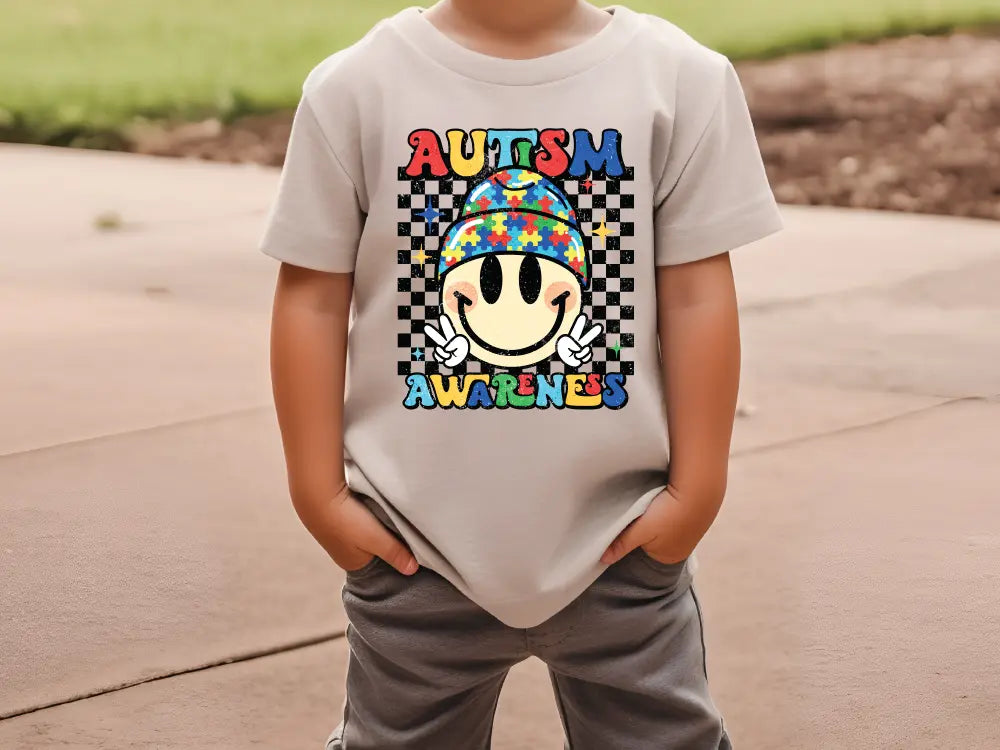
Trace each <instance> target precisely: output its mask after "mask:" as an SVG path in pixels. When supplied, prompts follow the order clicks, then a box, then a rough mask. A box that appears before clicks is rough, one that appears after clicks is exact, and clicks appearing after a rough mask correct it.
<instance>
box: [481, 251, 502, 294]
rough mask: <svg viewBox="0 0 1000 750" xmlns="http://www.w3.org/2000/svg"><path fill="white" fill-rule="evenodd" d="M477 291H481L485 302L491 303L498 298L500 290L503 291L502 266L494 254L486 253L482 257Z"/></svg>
mask: <svg viewBox="0 0 1000 750" xmlns="http://www.w3.org/2000/svg"><path fill="white" fill-rule="evenodd" d="M479 291H481V292H482V293H483V299H484V300H485V301H486V303H487V304H490V305H492V304H493V303H494V302H496V301H497V300H498V299H500V292H502V291H503V268H501V267H500V261H499V260H498V259H497V256H495V255H487V256H486V258H485V259H483V265H481V266H480V267H479Z"/></svg>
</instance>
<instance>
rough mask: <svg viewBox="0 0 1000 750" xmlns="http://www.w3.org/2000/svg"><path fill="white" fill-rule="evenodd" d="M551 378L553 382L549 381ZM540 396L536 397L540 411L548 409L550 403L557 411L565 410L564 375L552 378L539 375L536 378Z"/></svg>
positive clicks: (536, 403) (556, 375) (559, 374)
mask: <svg viewBox="0 0 1000 750" xmlns="http://www.w3.org/2000/svg"><path fill="white" fill-rule="evenodd" d="M549 377H551V378H552V380H551V381H550V380H549ZM535 382H536V383H537V388H538V395H537V396H535V405H536V406H537V407H538V408H540V409H547V408H548V406H549V403H551V404H552V405H553V406H555V407H556V408H557V409H561V408H563V375H562V373H557V374H555V375H551V376H545V375H539V376H538V377H537V378H536V381H535Z"/></svg>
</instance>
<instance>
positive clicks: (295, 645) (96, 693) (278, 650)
mask: <svg viewBox="0 0 1000 750" xmlns="http://www.w3.org/2000/svg"><path fill="white" fill-rule="evenodd" d="M343 637H344V631H342V630H338V631H336V632H333V633H325V634H323V635H318V636H314V637H312V638H303V639H301V640H298V641H292V642H290V643H285V644H282V645H280V646H273V647H271V648H262V649H258V650H256V651H248V652H246V653H243V654H237V655H235V656H227V657H225V658H223V659H217V660H215V661H210V662H206V663H205V664H200V665H198V666H195V667H185V668H184V669H178V670H174V671H172V672H164V673H163V674H158V675H153V676H152V677H146V678H144V679H141V680H131V681H129V682H123V683H121V684H119V685H112V686H111V687H106V688H98V689H96V690H92V691H91V692H89V693H81V694H79V695H73V696H70V697H69V698H62V699H60V700H56V701H51V702H49V703H41V704H38V705H35V706H29V707H28V708H20V709H17V710H16V711H12V712H10V713H6V714H0V721H5V720H6V719H15V718H17V717H18V716H27V715H28V714H33V713H37V712H38V711H44V710H46V709H49V708H57V707H59V706H65V705H67V704H69V703H79V702H80V701H85V700H88V699H90V698H98V697H100V696H102V695H109V694H111V693H119V692H121V691H122V690H128V689H129V688H134V687H138V686H139V685H147V684H149V683H150V682H159V681H160V680H167V679H170V678H171V677H183V676H184V675H189V674H195V673H197V672H205V671H207V670H209V669H215V668H216V667H224V666H226V665H227V664H240V663H242V662H246V661H254V660H255V659H263V658H265V657H268V656H276V655H278V654H286V653H289V652H292V651H299V650H301V649H304V648H310V647H311V646H319V645H322V644H324V643H330V642H331V641H336V640H339V639H341V638H343Z"/></svg>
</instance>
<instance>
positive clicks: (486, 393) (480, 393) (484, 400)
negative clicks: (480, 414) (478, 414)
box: [465, 375, 493, 409]
mask: <svg viewBox="0 0 1000 750" xmlns="http://www.w3.org/2000/svg"><path fill="white" fill-rule="evenodd" d="M465 377H466V380H473V381H475V382H473V384H472V390H471V391H469V408H470V409H473V408H475V407H477V406H481V407H483V408H484V409H489V408H491V407H492V406H493V398H492V397H491V396H490V389H489V387H487V385H486V384H487V383H488V382H489V376H488V375H466V376H465Z"/></svg>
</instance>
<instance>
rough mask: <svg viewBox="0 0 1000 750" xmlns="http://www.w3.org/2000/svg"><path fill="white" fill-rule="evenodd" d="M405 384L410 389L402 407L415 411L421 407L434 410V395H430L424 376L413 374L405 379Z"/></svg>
mask: <svg viewBox="0 0 1000 750" xmlns="http://www.w3.org/2000/svg"><path fill="white" fill-rule="evenodd" d="M406 384H407V385H408V386H409V387H410V390H409V392H408V393H407V394H406V398H405V399H403V406H405V407H406V408H407V409H416V408H417V407H418V406H422V407H424V408H425V409H433V408H434V395H433V394H432V393H431V389H430V386H429V385H428V383H427V378H426V376H424V375H420V374H413V375H409V376H407V378H406Z"/></svg>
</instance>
